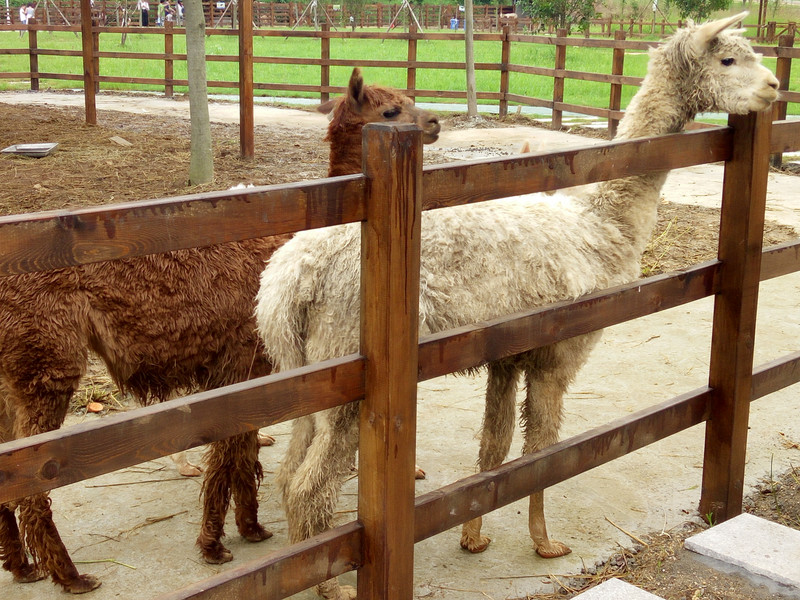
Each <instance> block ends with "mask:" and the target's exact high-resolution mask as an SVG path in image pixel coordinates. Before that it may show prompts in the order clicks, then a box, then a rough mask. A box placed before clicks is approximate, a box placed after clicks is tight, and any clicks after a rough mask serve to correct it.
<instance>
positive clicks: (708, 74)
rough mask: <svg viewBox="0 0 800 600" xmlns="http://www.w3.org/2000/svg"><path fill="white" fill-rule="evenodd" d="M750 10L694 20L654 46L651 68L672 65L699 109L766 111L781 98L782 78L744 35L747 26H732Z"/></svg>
mask: <svg viewBox="0 0 800 600" xmlns="http://www.w3.org/2000/svg"><path fill="white" fill-rule="evenodd" d="M746 15H747V12H743V13H739V14H738V15H734V16H732V17H727V18H725V19H720V20H718V21H711V22H709V23H704V24H702V25H695V24H694V23H690V24H689V26H688V27H686V28H684V29H681V30H679V31H678V32H677V33H676V34H675V35H674V36H673V37H672V38H670V40H669V41H668V42H667V43H665V44H664V45H663V46H661V47H660V48H658V49H655V50H653V51H652V60H651V62H650V67H651V69H658V75H659V76H663V74H664V71H663V68H664V67H665V66H667V65H668V66H669V69H670V71H671V76H672V77H677V78H679V80H680V82H681V90H682V91H683V102H685V103H687V105H688V107H689V108H690V110H691V111H693V112H694V113H695V114H696V113H698V112H706V111H720V112H726V113H733V114H746V113H748V112H751V111H760V110H764V109H765V108H767V107H769V106H770V104H772V102H774V101H775V100H776V99H777V98H778V91H777V89H778V80H777V79H776V78H775V76H774V75H773V74H772V72H771V71H770V70H769V69H767V68H766V67H765V66H764V65H762V64H761V55H760V54H756V53H755V52H754V51H753V49H752V48H751V47H750V44H749V43H748V42H747V40H745V39H744V38H743V37H742V36H741V33H742V30H729V29H728V28H729V27H731V26H732V25H734V24H735V23H737V22H739V21H741V20H742V19H743V18H744V17H745V16H746ZM649 71H650V69H648V72H649Z"/></svg>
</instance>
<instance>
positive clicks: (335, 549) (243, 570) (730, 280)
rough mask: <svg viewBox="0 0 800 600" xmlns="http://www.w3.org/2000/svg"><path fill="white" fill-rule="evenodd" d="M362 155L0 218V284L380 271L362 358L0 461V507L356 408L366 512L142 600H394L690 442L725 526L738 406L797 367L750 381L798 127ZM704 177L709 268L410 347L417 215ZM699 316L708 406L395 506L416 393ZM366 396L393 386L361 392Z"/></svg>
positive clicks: (411, 148)
mask: <svg viewBox="0 0 800 600" xmlns="http://www.w3.org/2000/svg"><path fill="white" fill-rule="evenodd" d="M365 134H366V135H365V145H364V152H365V160H364V165H365V172H364V173H363V174H358V175H349V176H344V177H337V178H332V179H322V180H317V181H309V182H302V183H296V184H289V185H280V186H267V187H263V188H254V189H247V190H236V191H224V192H213V193H205V194H196V195H191V196H183V197H178V198H172V199H163V200H146V201H141V202H136V203H129V204H121V205H116V206H109V207H102V208H86V209H76V210H67V211H59V212H58V213H40V214H32V215H17V216H7V217H0V277H2V276H8V275H13V274H17V273H26V272H32V271H41V270H50V269H57V268H62V267H68V266H72V265H79V264H86V263H90V262H97V261H103V260H114V259H120V258H127V257H133V256H141V255H145V254H151V253H158V252H166V251H169V250H175V249H180V248H188V247H193V246H200V245H207V244H214V243H219V242H225V241H234V240H243V239H248V238H253V237H260V236H265V235H274V234H280V233H287V232H292V231H299V230H302V229H304V228H315V227H324V226H329V225H334V224H339V223H346V222H354V221H362V222H365V220H366V219H367V218H369V226H368V227H365V229H364V230H363V231H364V232H365V235H366V237H365V243H366V244H367V245H368V250H367V251H365V252H362V256H363V257H378V256H383V257H386V256H392V257H393V261H394V262H393V263H392V265H391V268H389V265H387V264H384V263H381V262H380V261H376V260H372V261H370V260H367V261H366V262H364V263H363V264H362V269H363V271H364V273H365V277H364V281H365V282H366V283H365V285H364V286H363V287H362V298H363V300H362V302H363V304H362V305H363V306H365V307H369V312H368V313H366V314H365V317H364V319H362V328H363V330H362V339H363V340H366V342H365V344H364V345H363V348H362V354H359V355H351V356H347V357H341V358H337V359H333V360H330V361H326V362H323V363H318V364H314V365H310V366H307V367H303V368H301V369H297V370H294V371H288V372H283V373H278V374H275V375H272V376H269V377H263V378H260V379H255V380H251V381H248V382H245V383H239V384H235V385H232V386H229V387H225V388H220V389H217V390H212V391H207V392H203V393H199V394H194V395H191V396H187V397H184V398H179V399H175V400H172V401H169V402H166V403H163V404H159V405H155V406H150V407H145V408H141V409H136V410H132V411H130V412H127V413H124V414H119V415H114V416H110V417H107V418H104V419H102V420H97V421H93V422H91V423H87V424H82V425H78V426H73V427H70V428H65V429H63V430H60V431H53V432H49V433H44V434H40V435H36V436H33V437H31V438H26V439H20V440H15V441H12V442H8V443H6V444H2V445H0V482H1V483H2V485H0V502H7V501H13V500H14V499H17V498H21V497H24V496H27V495H31V494H35V493H38V492H43V491H47V490H51V489H54V488H57V487H60V486H63V485H67V484H71V483H74V482H76V481H81V480H84V479H87V478H89V477H94V476H97V475H100V474H103V473H108V472H111V471H114V470H118V469H121V468H123V467H126V466H130V465H134V464H138V463H141V462H142V461H146V460H150V459H153V458H156V457H160V456H165V455H168V454H171V453H174V452H177V451H180V450H185V449H188V448H192V447H195V446H198V445H201V444H204V443H208V442H211V441H215V440H220V439H224V438H226V437H229V436H232V435H236V434H240V433H243V432H245V431H252V430H254V429H257V428H260V427H264V426H268V425H273V424H276V423H280V422H283V421H286V420H289V419H292V418H295V417H298V416H300V415H304V414H309V413H312V412H315V411H319V410H323V409H327V408H331V407H334V406H339V405H342V404H345V403H347V402H352V401H355V400H359V399H361V398H363V400H362V405H361V411H362V414H367V415H369V414H377V415H381V416H382V417H381V418H379V419H362V427H361V431H360V448H361V460H362V461H366V462H365V463H362V464H370V465H371V467H372V468H368V469H360V471H359V477H360V479H361V482H360V483H361V485H360V486H359V487H360V489H361V488H363V489H364V490H367V491H366V492H364V493H360V495H359V507H358V518H357V520H356V521H354V522H352V523H348V524H346V525H343V526H341V527H337V528H335V529H333V530H331V531H328V532H325V533H323V534H321V535H319V536H316V537H314V538H311V539H309V540H306V541H304V542H302V543H300V544H296V545H293V546H289V547H287V548H284V549H282V550H279V551H277V552H273V553H270V554H268V555H266V556H264V557H263V558H259V559H256V560H253V561H251V562H249V563H245V564H243V565H240V566H238V567H237V568H235V569H231V570H228V571H223V572H221V573H219V574H218V575H216V576H214V577H211V578H209V579H206V580H204V581H202V582H197V583H196V584H192V585H189V586H187V587H185V588H183V589H180V590H175V591H171V592H167V593H166V594H164V595H163V596H161V597H162V598H164V599H169V600H178V599H188V598H193V599H199V598H223V597H234V596H235V597H240V598H270V599H271V598H276V599H277V598H283V597H286V596H289V595H291V594H293V593H295V592H298V591H300V590H302V589H305V588H307V587H310V586H312V585H314V584H316V583H318V582H321V581H323V580H325V579H327V578H329V577H332V576H335V575H338V574H341V573H343V572H346V571H351V570H354V569H357V570H358V572H359V576H358V585H359V590H360V592H361V594H362V597H365V598H366V597H370V598H389V597H392V598H398V599H410V598H411V592H410V590H411V589H412V576H411V574H412V569H413V544H414V543H415V542H417V541H420V540H423V539H426V538H428V537H431V536H433V535H436V534H437V533H440V532H442V531H445V530H447V529H449V528H450V527H452V526H454V525H457V524H459V523H462V522H465V521H467V520H469V519H471V518H473V517H476V516H478V515H479V514H484V513H486V512H489V511H492V510H494V509H496V508H498V507H500V506H504V505H506V504H508V503H510V502H513V501H515V500H517V499H520V498H522V497H524V496H526V495H529V494H530V493H532V492H534V491H537V490H541V489H543V488H545V487H548V486H551V485H553V484H556V483H558V482H561V481H564V480H565V479H567V478H570V477H573V476H575V475H577V474H579V473H582V472H585V471H587V470H589V469H591V468H593V467H595V466H598V465H600V464H604V463H606V462H609V461H611V460H613V459H615V458H618V457H620V456H623V455H625V454H627V453H630V452H633V451H634V450H637V449H639V448H642V447H644V446H646V445H649V444H651V443H653V442H655V441H658V440H660V439H663V438H665V437H667V436H670V435H673V434H675V433H677V432H679V431H682V430H684V429H686V428H688V427H692V426H694V425H697V424H700V423H703V422H705V423H706V428H707V436H706V451H705V459H704V467H703V489H702V495H701V500H700V511H701V513H702V514H709V515H712V518H714V519H715V520H717V521H722V520H725V519H727V518H730V517H732V516H735V515H736V514H738V513H739V512H741V509H742V487H741V483H742V481H743V473H744V468H745V451H746V442H747V423H748V414H749V413H748V411H749V404H750V402H751V401H752V400H754V399H756V398H759V397H761V396H763V395H765V394H768V393H771V392H773V391H776V390H778V389H781V388H783V387H786V386H788V385H791V384H793V383H796V382H798V381H800V352H797V353H794V354H791V355H789V356H785V357H783V358H780V359H778V360H775V361H773V362H772V363H770V364H768V365H763V366H761V367H759V368H758V369H755V370H753V368H752V358H753V354H752V352H753V346H752V336H753V334H754V327H755V320H756V300H757V297H758V285H759V280H763V279H766V278H771V277H778V276H781V275H784V274H787V273H792V272H796V271H798V270H800V240H798V241H795V242H793V243H791V244H786V245H784V246H781V247H777V248H773V249H770V250H767V251H764V252H762V247H761V241H762V229H763V218H764V210H765V200H766V186H767V173H768V158H769V155H770V154H774V153H781V152H787V151H790V150H798V149H799V148H800V122H787V121H783V122H779V123H775V124H772V123H771V115H770V114H768V113H759V114H751V115H746V116H736V117H731V118H730V120H729V127H726V128H717V129H711V130H705V131H696V132H689V133H683V134H675V135H668V136H662V137H658V138H645V139H637V140H633V141H627V142H610V143H605V144H601V145H598V146H592V147H586V148H578V149H570V150H569V151H562V152H555V153H548V154H533V155H524V156H519V157H514V158H502V159H492V160H484V161H470V162H469V163H455V164H448V165H439V166H432V167H427V168H424V169H423V167H422V162H421V160H422V151H421V148H422V143H421V133H420V132H419V130H417V129H416V128H414V127H412V126H407V125H403V126H390V125H386V124H382V125H370V126H368V128H367V129H365ZM717 161H724V163H725V178H724V183H723V192H722V210H721V229H720V231H721V235H720V247H719V259H718V260H714V261H711V262H708V263H704V264H701V265H696V266H693V267H691V268H688V269H686V270H684V271H681V272H678V273H675V274H671V275H662V276H656V277H651V278H647V279H643V280H639V281H635V282H633V283H631V284H629V285H623V286H619V287H617V288H614V289H611V290H605V291H602V292H598V293H595V294H592V295H590V296H588V297H585V298H581V299H578V300H576V301H574V302H562V303H558V304H556V305H553V306H549V307H543V308H539V309H535V310H531V311H528V312H526V313H522V314H517V315H510V316H508V317H503V318H499V319H496V320H494V321H491V322H485V323H477V324H475V325H472V326H468V327H463V328H460V329H457V330H453V331H447V332H442V333H439V334H436V335H432V336H428V337H426V338H423V339H421V340H419V344H417V341H416V331H417V329H416V327H417V319H418V314H417V312H416V309H415V308H416V305H415V302H414V298H415V290H417V289H418V285H419V282H418V277H419V271H418V269H416V268H412V267H411V266H412V265H418V261H419V251H420V232H419V228H418V226H416V227H415V226H412V224H414V223H417V224H418V223H419V221H420V219H419V218H418V217H419V210H434V209H437V208H441V207H447V206H456V205H459V204H463V203H471V202H482V201H490V200H493V199H495V198H501V197H506V196H509V195H515V194H520V193H527V192H538V191H548V190H552V189H558V188H562V187H569V186H574V185H581V184H588V183H593V182H597V181H603V180H608V179H615V178H620V177H626V176H630V175H635V174H641V173H648V172H653V171H661V170H666V169H674V168H680V167H686V166H691V165H696V164H704V163H711V162H717ZM220 223H224V224H225V226H224V227H221V226H220ZM376 233H377V235H376ZM743 240H744V241H745V243H742V241H743ZM386 289H392V290H397V293H385V290H386ZM711 295H713V296H714V297H715V317H714V321H713V335H712V346H711V358H710V360H711V368H710V379H709V385H708V386H705V387H703V388H700V389H698V390H694V391H688V392H686V393H684V394H682V395H680V396H677V397H675V398H673V399H672V400H669V401H666V402H663V403H661V404H658V405H655V406H652V407H649V408H647V409H644V410H642V411H640V412H638V413H636V414H633V415H629V416H626V417H624V418H621V419H619V420H616V421H613V422H611V423H607V424H603V425H600V426H598V427H596V428H594V429H591V430H589V431H586V432H584V433H581V434H579V435H577V436H575V437H573V438H570V439H567V440H564V441H562V442H559V443H558V444H556V445H554V446H552V447H550V448H546V449H544V450H542V451H540V452H537V453H535V454H532V455H528V456H524V457H522V458H519V459H517V460H514V461H512V462H509V463H507V464H504V465H502V466H500V467H498V468H496V469H493V470H491V471H488V472H485V473H480V474H478V475H474V476H471V477H467V478H465V479H463V480H460V481H457V482H454V483H452V484H450V485H448V486H446V487H444V488H441V489H439V490H436V491H433V492H429V493H427V494H424V495H422V496H419V497H417V498H416V499H415V498H414V496H413V488H411V487H410V486H412V485H413V483H412V481H413V477H412V473H413V463H414V461H413V456H414V449H415V440H414V435H413V433H414V431H415V430H416V427H415V426H414V425H413V419H414V414H415V410H414V403H415V385H413V384H414V382H415V381H418V380H419V381H421V380H426V379H430V378H432V377H437V376H440V375H444V374H447V373H451V372H454V371H461V370H463V369H467V368H470V367H475V366H479V365H482V364H485V363H486V362H488V361H492V360H496V359H498V358H502V357H505V356H509V355H511V354H516V353H518V352H522V351H525V350H529V349H533V348H536V347H540V346H543V345H547V344H552V343H554V342H556V341H559V340H563V339H567V338H569V337H572V336H575V335H580V334H583V333H587V332H590V331H593V330H596V329H598V328H602V327H607V326H610V325H614V324H617V323H622V322H625V321H627V320H630V319H634V318H638V317H640V316H644V315H648V314H652V313H655V312H659V311H662V310H666V309H668V308H672V307H676V306H680V305H682V304H685V303H688V302H692V301H694V300H698V299H700V298H704V297H707V296H711ZM398 332H403V337H402V343H399V342H398V337H397V336H398V335H399V334H398ZM387 340H391V343H390V342H389V341H387ZM381 348H383V349H386V348H389V349H392V348H394V350H395V352H394V353H393V354H392V353H390V354H387V355H384V354H383V353H382V351H381ZM367 365H369V371H370V373H372V374H373V375H375V374H379V376H378V377H375V376H368V375H367V371H368V369H367ZM386 381H392V382H395V387H394V388H393V389H392V390H391V393H385V390H384V392H382V393H378V390H379V387H380V385H382V383H381V382H384V383H385V382H386ZM409 419H411V420H412V421H411V422H409ZM395 422H403V423H407V424H408V425H407V426H405V427H393V426H389V424H390V423H395ZM385 448H394V449H397V448H401V449H403V453H401V454H402V456H399V455H398V454H397V453H396V452H389V451H386V450H385ZM54 510H55V511H56V512H57V511H58V507H57V506H56V507H54ZM398 522H403V523H413V527H405V528H397V527H394V526H393V525H392V524H393V523H398ZM187 543H188V542H187ZM389 548H391V553H390V552H389V551H388V549H389ZM390 557H391V561H390ZM165 568H168V566H166V567H165ZM389 589H393V590H401V593H393V594H392V595H390V594H389V591H388V590H389Z"/></svg>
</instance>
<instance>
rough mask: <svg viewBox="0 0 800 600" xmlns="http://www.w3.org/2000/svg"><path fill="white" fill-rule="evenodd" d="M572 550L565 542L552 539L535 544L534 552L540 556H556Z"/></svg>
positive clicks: (564, 554)
mask: <svg viewBox="0 0 800 600" xmlns="http://www.w3.org/2000/svg"><path fill="white" fill-rule="evenodd" d="M570 552H572V550H571V549H570V548H569V546H567V545H566V544H562V543H561V542H556V541H554V540H546V541H544V542H542V543H541V544H537V545H536V553H537V554H538V555H539V556H541V557H542V558H558V557H559V556H566V555H567V554H569V553H570Z"/></svg>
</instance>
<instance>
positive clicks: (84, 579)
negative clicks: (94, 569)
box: [63, 575, 101, 594]
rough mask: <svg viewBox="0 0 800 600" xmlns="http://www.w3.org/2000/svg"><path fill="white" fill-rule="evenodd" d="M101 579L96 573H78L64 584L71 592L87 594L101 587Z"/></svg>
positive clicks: (67, 590) (66, 589)
mask: <svg viewBox="0 0 800 600" xmlns="http://www.w3.org/2000/svg"><path fill="white" fill-rule="evenodd" d="M100 583H101V581H100V580H99V579H98V578H97V577H95V576H94V575H78V577H76V578H75V579H73V580H72V581H70V582H69V583H65V584H64V585H63V587H64V591H66V592H69V593H70V594H85V593H86V592H91V591H92V590H95V589H97V588H99V587H100Z"/></svg>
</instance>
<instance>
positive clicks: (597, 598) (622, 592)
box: [575, 579, 661, 600]
mask: <svg viewBox="0 0 800 600" xmlns="http://www.w3.org/2000/svg"><path fill="white" fill-rule="evenodd" d="M575 598H580V600H657V599H659V598H661V596H656V595H655V594H651V593H650V592H645V591H644V590H643V589H640V588H637V587H636V586H635V585H631V584H630V583H625V582H624V581H622V580H621V579H609V580H608V581H604V582H603V583H601V584H600V585H598V586H597V587H593V588H592V589H590V590H588V591H586V592H583V593H582V594H578V595H577V596H575Z"/></svg>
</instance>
